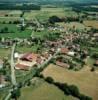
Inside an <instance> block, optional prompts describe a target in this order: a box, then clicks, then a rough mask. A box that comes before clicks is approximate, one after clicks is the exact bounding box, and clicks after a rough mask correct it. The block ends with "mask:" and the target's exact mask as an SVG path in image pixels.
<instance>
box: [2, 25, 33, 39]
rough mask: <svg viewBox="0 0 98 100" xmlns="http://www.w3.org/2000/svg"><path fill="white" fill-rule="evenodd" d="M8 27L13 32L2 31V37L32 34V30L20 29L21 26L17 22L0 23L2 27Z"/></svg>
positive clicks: (23, 36)
mask: <svg viewBox="0 0 98 100" xmlns="http://www.w3.org/2000/svg"><path fill="white" fill-rule="evenodd" d="M4 27H7V28H8V30H9V32H11V33H0V37H5V38H8V37H10V38H28V37H30V36H31V32H32V31H31V30H29V29H25V30H24V31H20V30H19V28H18V27H17V26H16V25H15V24H0V29H2V28H4Z"/></svg>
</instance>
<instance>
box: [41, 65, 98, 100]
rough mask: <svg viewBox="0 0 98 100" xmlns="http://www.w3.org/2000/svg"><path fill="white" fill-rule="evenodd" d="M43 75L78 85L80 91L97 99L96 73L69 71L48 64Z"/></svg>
mask: <svg viewBox="0 0 98 100" xmlns="http://www.w3.org/2000/svg"><path fill="white" fill-rule="evenodd" d="M43 75H44V76H45V77H47V76H51V77H52V78H53V79H54V80H55V81H58V82H61V83H63V82H65V83H68V84H74V85H76V86H78V88H79V90H80V92H81V93H83V94H85V95H88V96H91V97H92V98H93V99H94V100H98V95H97V93H98V86H97V85H98V73H95V72H90V71H79V72H75V71H71V70H67V69H64V68H61V67H58V66H56V65H52V64H50V65H49V66H48V67H47V68H46V69H45V70H44V71H43Z"/></svg>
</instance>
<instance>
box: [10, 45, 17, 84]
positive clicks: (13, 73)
mask: <svg viewBox="0 0 98 100" xmlns="http://www.w3.org/2000/svg"><path fill="white" fill-rule="evenodd" d="M15 46H16V44H13V46H12V52H11V62H10V64H11V81H12V84H13V85H14V86H15V85H16V76H15V69H14V67H15V64H14V51H15Z"/></svg>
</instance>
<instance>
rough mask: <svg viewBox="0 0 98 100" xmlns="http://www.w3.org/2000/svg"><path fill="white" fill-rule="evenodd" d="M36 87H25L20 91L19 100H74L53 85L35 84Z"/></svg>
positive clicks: (74, 99)
mask: <svg viewBox="0 0 98 100" xmlns="http://www.w3.org/2000/svg"><path fill="white" fill-rule="evenodd" d="M36 84H37V86H36V85H34V86H30V87H25V88H23V89H22V90H21V97H20V98H19V100H76V98H73V97H71V96H65V95H64V93H63V92H62V91H61V90H59V89H58V88H57V87H55V86H54V85H51V84H48V83H46V82H36Z"/></svg>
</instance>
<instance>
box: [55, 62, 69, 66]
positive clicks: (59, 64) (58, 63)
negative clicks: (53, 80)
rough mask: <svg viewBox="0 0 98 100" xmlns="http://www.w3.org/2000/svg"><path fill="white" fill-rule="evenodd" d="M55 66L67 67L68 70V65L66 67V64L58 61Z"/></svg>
mask: <svg viewBox="0 0 98 100" xmlns="http://www.w3.org/2000/svg"><path fill="white" fill-rule="evenodd" d="M56 64H57V65H58V66H61V67H67V68H69V65H68V64H66V63H63V62H60V61H56Z"/></svg>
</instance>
